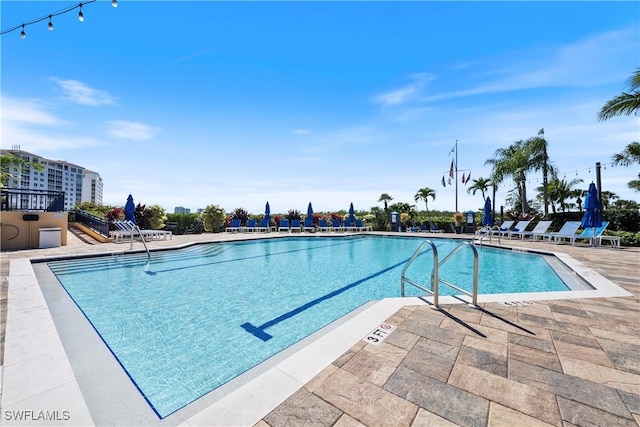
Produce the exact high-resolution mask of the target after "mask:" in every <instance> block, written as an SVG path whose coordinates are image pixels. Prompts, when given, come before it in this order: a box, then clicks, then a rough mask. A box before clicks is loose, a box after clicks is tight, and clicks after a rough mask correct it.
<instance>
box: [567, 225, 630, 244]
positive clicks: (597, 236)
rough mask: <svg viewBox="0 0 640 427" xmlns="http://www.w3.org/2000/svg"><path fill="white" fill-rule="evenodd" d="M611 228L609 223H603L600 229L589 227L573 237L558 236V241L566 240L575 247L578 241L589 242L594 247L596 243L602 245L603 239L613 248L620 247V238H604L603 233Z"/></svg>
mask: <svg viewBox="0 0 640 427" xmlns="http://www.w3.org/2000/svg"><path fill="white" fill-rule="evenodd" d="M608 226H609V221H602V225H601V226H600V227H595V228H594V227H588V228H585V229H584V230H582V233H576V234H573V235H571V236H558V237H556V239H558V238H560V239H563V240H564V239H566V240H568V241H569V242H571V244H572V245H573V246H575V245H576V240H588V241H589V244H591V245H594V246H595V244H596V243H598V244H600V245H601V244H602V240H603V238H604V239H605V240H608V241H610V242H611V245H612V246H618V247H619V246H620V237H618V236H603V235H602V233H603V232H604V230H605V229H606V228H607V227H608ZM556 243H558V242H557V241H556Z"/></svg>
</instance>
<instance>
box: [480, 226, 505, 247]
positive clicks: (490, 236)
mask: <svg viewBox="0 0 640 427" xmlns="http://www.w3.org/2000/svg"><path fill="white" fill-rule="evenodd" d="M494 231H497V233H496V236H498V244H499V245H500V244H502V242H501V240H500V237H501V236H502V233H501V232H500V231H501V230H500V226H498V225H494V226H493V227H491V228H490V229H489V230H487V231H485V232H484V233H483V232H482V230H481V231H480V232H479V233H480V234H479V238H478V239H477V240H478V243H480V246H482V241H483V240H484V238H485V237H487V236H489V242H491V241H492V239H493V232H494ZM476 237H477V236H474V237H473V243H474V244H475V242H476Z"/></svg>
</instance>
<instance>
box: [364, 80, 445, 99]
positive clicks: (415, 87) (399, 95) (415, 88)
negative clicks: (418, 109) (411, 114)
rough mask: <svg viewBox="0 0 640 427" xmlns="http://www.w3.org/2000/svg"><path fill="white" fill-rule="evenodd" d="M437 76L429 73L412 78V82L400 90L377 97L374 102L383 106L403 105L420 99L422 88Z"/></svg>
mask: <svg viewBox="0 0 640 427" xmlns="http://www.w3.org/2000/svg"><path fill="white" fill-rule="evenodd" d="M435 78H436V76H435V75H433V74H428V73H418V74H413V75H412V76H411V80H412V82H411V83H409V84H408V85H406V86H404V87H401V88H399V89H394V90H392V91H390V92H386V93H383V94H380V95H376V96H375V97H374V98H373V100H374V102H376V103H378V104H382V105H401V104H405V103H407V102H409V101H412V100H414V99H416V97H418V95H419V94H420V91H421V90H422V88H423V87H424V86H425V85H426V84H427V83H429V82H430V81H432V80H435Z"/></svg>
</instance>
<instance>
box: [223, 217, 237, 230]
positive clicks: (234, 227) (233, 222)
mask: <svg viewBox="0 0 640 427" xmlns="http://www.w3.org/2000/svg"><path fill="white" fill-rule="evenodd" d="M225 231H226V232H227V233H228V232H232V233H235V232H237V231H240V219H239V218H234V219H232V220H231V224H230V225H229V227H227V228H226V229H225Z"/></svg>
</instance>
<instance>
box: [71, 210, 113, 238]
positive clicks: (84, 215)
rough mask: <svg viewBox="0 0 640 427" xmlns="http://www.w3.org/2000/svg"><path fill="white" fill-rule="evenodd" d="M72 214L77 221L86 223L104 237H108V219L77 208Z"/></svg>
mask: <svg viewBox="0 0 640 427" xmlns="http://www.w3.org/2000/svg"><path fill="white" fill-rule="evenodd" d="M74 214H75V217H76V221H77V222H79V223H82V224H84V225H86V226H87V227H89V228H90V229H92V230H94V231H96V232H98V233H100V234H101V235H103V236H104V237H109V221H107V220H106V219H105V218H102V217H99V216H97V215H93V214H91V213H89V212H85V211H81V210H78V209H76V210H75V212H74Z"/></svg>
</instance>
